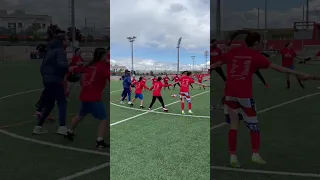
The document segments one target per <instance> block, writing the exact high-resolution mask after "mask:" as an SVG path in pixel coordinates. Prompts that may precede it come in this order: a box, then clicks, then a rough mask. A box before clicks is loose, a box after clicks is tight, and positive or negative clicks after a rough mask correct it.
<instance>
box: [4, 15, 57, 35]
mask: <svg viewBox="0 0 320 180" xmlns="http://www.w3.org/2000/svg"><path fill="white" fill-rule="evenodd" d="M51 23H52V17H51V16H48V15H36V14H27V13H26V12H25V11H23V10H16V11H13V12H8V11H7V10H0V28H1V29H0V31H1V30H9V31H10V32H16V33H19V32H21V31H28V29H31V28H36V29H47V27H48V26H49V25H50V24H51Z"/></svg>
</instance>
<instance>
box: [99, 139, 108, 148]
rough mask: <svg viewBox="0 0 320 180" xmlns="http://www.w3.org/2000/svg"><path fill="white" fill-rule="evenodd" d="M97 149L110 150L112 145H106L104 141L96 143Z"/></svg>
mask: <svg viewBox="0 0 320 180" xmlns="http://www.w3.org/2000/svg"><path fill="white" fill-rule="evenodd" d="M96 148H97V149H104V148H110V145H109V144H107V143H105V142H104V140H101V141H96Z"/></svg>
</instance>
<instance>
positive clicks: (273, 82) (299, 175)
mask: <svg viewBox="0 0 320 180" xmlns="http://www.w3.org/2000/svg"><path fill="white" fill-rule="evenodd" d="M309 54H312V53H309ZM271 60H272V61H273V62H275V63H277V64H281V63H280V59H279V58H273V59H271ZM296 69H297V70H299V71H303V72H306V73H313V74H318V75H320V72H319V66H318V65H296ZM261 72H262V74H263V76H264V77H265V79H266V81H267V82H268V83H269V85H270V88H269V89H267V88H265V87H264V86H263V84H262V83H261V82H260V80H259V79H258V78H257V77H254V80H253V83H254V98H255V101H256V103H257V109H258V113H259V115H258V119H259V124H260V131H261V152H260V154H261V156H262V157H263V158H264V159H265V160H266V161H267V163H268V164H267V165H264V166H257V165H254V164H252V163H251V144H250V136H249V131H248V129H247V128H246V127H245V125H244V124H243V123H242V126H241V128H240V130H239V135H238V143H237V145H238V147H237V154H238V158H239V161H240V163H242V166H243V167H242V168H241V169H233V168H229V164H228V163H229V155H228V143H227V136H228V126H227V125H226V124H225V123H224V122H225V117H224V115H223V112H222V111H221V110H213V111H212V112H211V116H213V117H214V118H213V119H212V121H211V177H212V179H215V180H309V179H310V180H312V179H320V164H319V158H320V156H319V152H320V145H319V143H318V137H319V127H320V121H319V115H320V114H319V105H318V102H319V101H320V96H319V95H320V92H319V87H320V82H318V81H307V82H305V86H306V88H305V89H301V88H300V86H299V85H298V83H297V81H296V79H295V77H291V81H292V83H291V89H289V90H288V89H286V81H285V75H284V74H280V73H277V72H275V71H273V70H263V71H261ZM223 87H224V86H223V82H222V81H221V80H220V77H218V76H216V75H215V74H214V76H213V79H212V87H211V89H212V97H211V98H212V99H215V100H216V101H215V103H214V104H221V103H220V100H221V97H222V95H223Z"/></svg>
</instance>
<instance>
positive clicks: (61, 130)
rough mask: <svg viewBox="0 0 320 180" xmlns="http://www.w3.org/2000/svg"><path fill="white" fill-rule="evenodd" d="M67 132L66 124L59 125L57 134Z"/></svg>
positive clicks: (65, 133)
mask: <svg viewBox="0 0 320 180" xmlns="http://www.w3.org/2000/svg"><path fill="white" fill-rule="evenodd" d="M67 132H68V128H67V126H60V127H59V129H58V131H57V134H59V135H67Z"/></svg>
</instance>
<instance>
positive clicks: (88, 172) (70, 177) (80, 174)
mask: <svg viewBox="0 0 320 180" xmlns="http://www.w3.org/2000/svg"><path fill="white" fill-rule="evenodd" d="M108 166H110V163H104V164H101V165H99V166H94V167H92V168H89V169H85V170H83V171H80V172H77V173H75V174H72V175H70V176H66V177H62V178H59V179H58V180H71V179H75V178H78V177H81V176H84V175H87V174H90V173H93V172H95V171H99V170H100V169H103V168H106V167H108Z"/></svg>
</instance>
